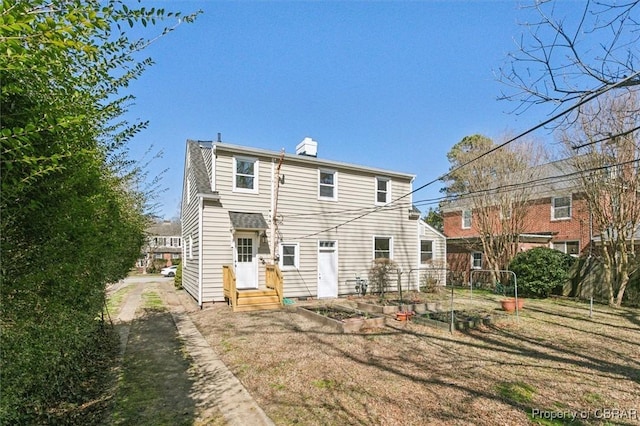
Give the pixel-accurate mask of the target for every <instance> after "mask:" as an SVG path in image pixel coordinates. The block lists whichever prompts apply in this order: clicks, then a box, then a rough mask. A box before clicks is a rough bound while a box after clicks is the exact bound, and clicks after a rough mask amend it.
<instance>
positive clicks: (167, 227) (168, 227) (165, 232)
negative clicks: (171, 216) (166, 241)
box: [147, 221, 182, 237]
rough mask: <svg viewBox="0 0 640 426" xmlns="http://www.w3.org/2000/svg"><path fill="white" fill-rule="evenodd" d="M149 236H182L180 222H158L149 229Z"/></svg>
mask: <svg viewBox="0 0 640 426" xmlns="http://www.w3.org/2000/svg"><path fill="white" fill-rule="evenodd" d="M147 234H148V235H156V236H164V237H175V236H179V235H181V234H182V226H181V225H180V222H169V221H164V222H157V223H154V224H153V225H150V226H149V227H148V228H147Z"/></svg>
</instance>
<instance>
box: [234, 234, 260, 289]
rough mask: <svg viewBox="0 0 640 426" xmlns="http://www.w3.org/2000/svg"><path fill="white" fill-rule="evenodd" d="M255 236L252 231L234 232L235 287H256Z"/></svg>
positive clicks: (256, 248)
mask: <svg viewBox="0 0 640 426" xmlns="http://www.w3.org/2000/svg"><path fill="white" fill-rule="evenodd" d="M256 242H257V238H256V236H255V234H254V233H246V234H242V233H237V234H236V252H235V265H236V288H239V289H247V288H258V262H257V261H256V253H257V250H258V247H257V244H256Z"/></svg>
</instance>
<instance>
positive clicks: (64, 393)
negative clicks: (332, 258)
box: [0, 0, 193, 424]
mask: <svg viewBox="0 0 640 426" xmlns="http://www.w3.org/2000/svg"><path fill="white" fill-rule="evenodd" d="M170 16H175V15H173V14H171V13H165V12H164V10H156V9H150V10H146V9H145V8H141V9H135V10H134V9H130V8H129V7H127V6H126V5H125V4H123V3H122V2H119V1H107V2H98V1H92V0H89V1H81V0H71V1H68V0H53V1H44V0H29V1H19V2H11V1H6V0H5V1H3V2H2V4H1V5H0V72H1V73H2V85H1V89H0V90H1V98H0V102H1V104H0V110H1V111H2V123H1V128H0V144H1V145H0V149H1V151H0V152H1V159H0V160H1V165H0V185H1V188H0V211H2V215H0V245H1V250H2V262H1V267H0V268H1V276H2V294H1V295H2V310H1V312H0V326H1V327H0V333H1V335H0V338H1V340H2V345H1V346H0V362H1V365H0V382H1V383H2V393H1V394H0V418H2V420H3V423H6V424H42V423H47V424H51V423H66V421H65V420H62V418H64V416H65V415H69V413H70V412H75V411H74V410H78V409H79V407H81V406H82V404H83V403H84V402H85V401H86V399H87V398H90V397H91V395H89V394H88V391H87V389H86V385H87V383H91V382H92V381H93V380H94V379H95V377H88V376H87V375H92V374H97V373H96V372H95V371H93V370H92V369H93V364H92V362H95V361H96V360H97V359H98V358H100V357H104V355H105V354H106V353H105V352H104V351H99V352H97V351H96V349H95V348H97V347H99V345H100V344H101V342H104V341H105V340H108V339H109V338H110V337H109V336H110V335H109V334H108V333H107V327H105V325H106V324H104V323H102V322H100V321H96V318H101V311H102V309H103V306H104V302H105V286H106V284H107V283H109V282H114V281H116V280H118V279H120V278H122V277H124V276H125V274H126V273H127V271H128V270H129V268H130V267H131V265H133V264H134V262H135V259H136V258H137V256H138V254H139V251H140V247H141V246H142V244H143V242H144V229H145V227H146V225H147V219H146V214H145V210H144V208H145V207H144V206H145V203H146V199H145V194H144V193H140V192H136V191H134V190H132V189H131V188H132V187H133V186H134V185H133V182H134V181H135V179H137V178H139V175H137V174H136V173H137V171H136V170H137V166H136V165H135V164H133V163H132V162H131V161H130V160H128V159H127V157H126V144H127V142H128V141H129V140H130V138H131V137H133V136H134V135H135V134H136V133H137V132H138V131H140V130H141V129H143V128H144V127H145V123H133V124H130V123H128V122H126V121H123V120H121V118H120V117H121V116H122V114H123V113H124V112H126V105H127V103H128V102H130V101H131V99H132V98H131V96H127V95H122V94H121V91H122V90H124V89H125V88H126V87H127V85H128V83H129V82H131V81H132V80H133V79H136V78H138V77H139V76H140V75H141V74H142V72H143V71H144V70H145V69H146V68H147V67H148V66H149V65H151V63H152V61H151V60H150V59H142V60H137V59H136V58H135V55H136V53H137V52H138V51H140V50H141V49H143V48H144V47H145V45H146V44H147V41H145V40H130V39H129V38H128V37H127V36H126V34H125V32H124V29H125V28H128V27H131V26H134V25H136V24H142V25H143V26H146V25H148V24H155V23H156V20H160V19H164V18H167V17H170ZM192 19H193V17H187V18H186V20H187V21H190V20H192ZM170 30H171V28H168V29H166V31H170Z"/></svg>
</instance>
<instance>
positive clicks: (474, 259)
mask: <svg viewBox="0 0 640 426" xmlns="http://www.w3.org/2000/svg"><path fill="white" fill-rule="evenodd" d="M471 269H482V252H479V251H475V252H473V253H471Z"/></svg>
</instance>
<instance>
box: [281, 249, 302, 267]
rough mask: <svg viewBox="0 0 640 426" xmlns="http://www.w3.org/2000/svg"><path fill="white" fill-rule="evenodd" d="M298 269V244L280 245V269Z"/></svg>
mask: <svg viewBox="0 0 640 426" xmlns="http://www.w3.org/2000/svg"><path fill="white" fill-rule="evenodd" d="M299 267H300V247H299V244H298V243H280V269H282V270H283V271H284V270H287V269H298V268H299Z"/></svg>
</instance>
